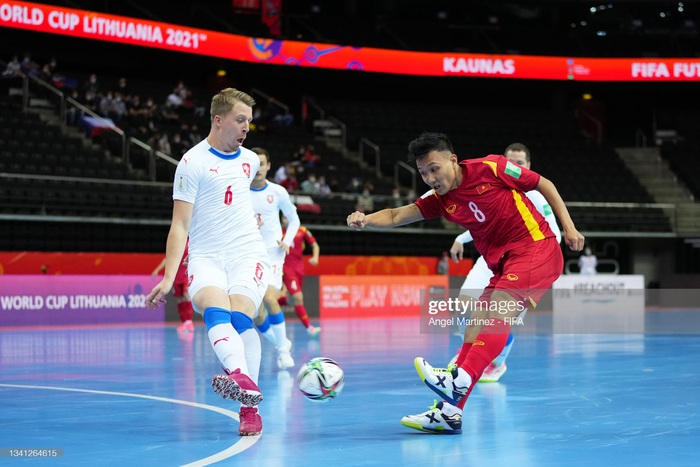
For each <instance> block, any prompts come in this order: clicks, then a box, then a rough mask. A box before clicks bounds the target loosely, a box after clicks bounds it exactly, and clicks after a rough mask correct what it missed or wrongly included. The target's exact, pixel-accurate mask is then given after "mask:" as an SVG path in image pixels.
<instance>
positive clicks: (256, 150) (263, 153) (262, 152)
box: [250, 147, 270, 164]
mask: <svg viewBox="0 0 700 467" xmlns="http://www.w3.org/2000/svg"><path fill="white" fill-rule="evenodd" d="M250 150H251V151H253V152H254V153H255V154H257V155H258V156H265V159H267V163H268V164H269V163H270V153H269V152H267V149H265V148H260V147H255V148H250Z"/></svg>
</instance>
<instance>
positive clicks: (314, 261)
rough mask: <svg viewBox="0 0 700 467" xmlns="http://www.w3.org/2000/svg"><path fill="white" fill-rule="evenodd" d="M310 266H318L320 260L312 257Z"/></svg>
mask: <svg viewBox="0 0 700 467" xmlns="http://www.w3.org/2000/svg"><path fill="white" fill-rule="evenodd" d="M309 264H310V265H311V266H316V265H318V258H314V257H313V256H312V257H311V258H309Z"/></svg>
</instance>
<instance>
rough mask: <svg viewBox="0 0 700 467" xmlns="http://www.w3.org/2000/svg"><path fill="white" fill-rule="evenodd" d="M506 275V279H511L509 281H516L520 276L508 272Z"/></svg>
mask: <svg viewBox="0 0 700 467" xmlns="http://www.w3.org/2000/svg"><path fill="white" fill-rule="evenodd" d="M506 277H507V278H508V280H509V281H511V282H514V281H517V280H518V279H520V278H519V277H518V276H517V275H515V274H508V275H507V276H506Z"/></svg>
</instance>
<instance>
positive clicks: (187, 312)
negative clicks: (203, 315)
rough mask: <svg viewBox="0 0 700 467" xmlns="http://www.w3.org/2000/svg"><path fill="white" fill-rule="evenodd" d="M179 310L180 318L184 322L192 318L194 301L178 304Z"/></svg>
mask: <svg viewBox="0 0 700 467" xmlns="http://www.w3.org/2000/svg"><path fill="white" fill-rule="evenodd" d="M177 312H178V313H179V314H180V320H181V321H182V322H183V323H184V322H185V321H191V320H192V314H193V313H194V310H193V309H192V302H180V303H178V304H177Z"/></svg>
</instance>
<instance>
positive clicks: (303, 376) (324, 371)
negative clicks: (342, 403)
mask: <svg viewBox="0 0 700 467" xmlns="http://www.w3.org/2000/svg"><path fill="white" fill-rule="evenodd" d="M297 385H298V386H299V390H300V391H301V393H302V394H303V395H304V396H306V398H307V399H310V400H312V401H316V402H326V401H328V400H329V399H333V398H334V397H336V396H337V395H338V394H340V392H341V391H342V390H343V386H344V385H345V372H343V369H342V368H341V367H340V365H338V362H336V361H335V360H332V359H330V358H325V357H316V358H312V359H311V360H309V361H308V362H306V363H304V364H303V365H302V366H301V368H299V373H298V374H297Z"/></svg>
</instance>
